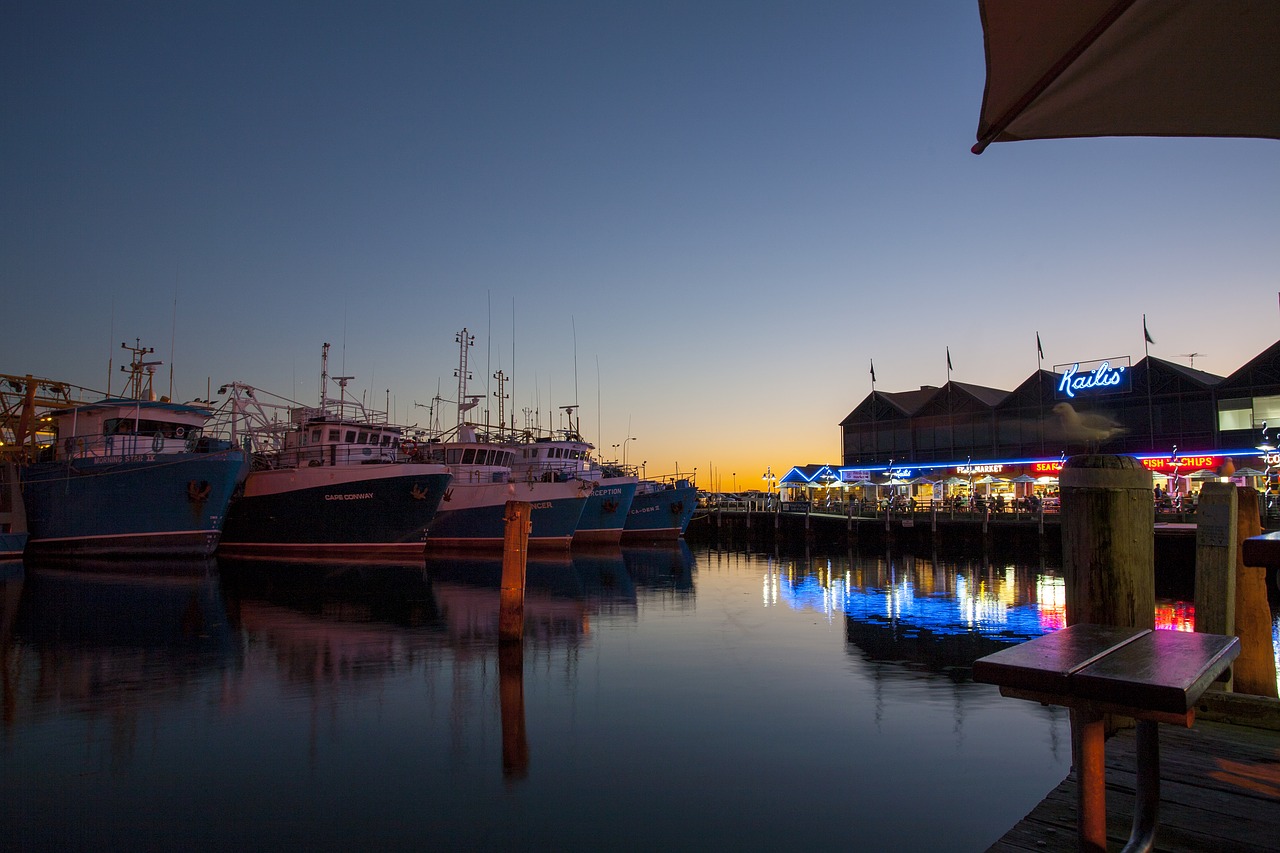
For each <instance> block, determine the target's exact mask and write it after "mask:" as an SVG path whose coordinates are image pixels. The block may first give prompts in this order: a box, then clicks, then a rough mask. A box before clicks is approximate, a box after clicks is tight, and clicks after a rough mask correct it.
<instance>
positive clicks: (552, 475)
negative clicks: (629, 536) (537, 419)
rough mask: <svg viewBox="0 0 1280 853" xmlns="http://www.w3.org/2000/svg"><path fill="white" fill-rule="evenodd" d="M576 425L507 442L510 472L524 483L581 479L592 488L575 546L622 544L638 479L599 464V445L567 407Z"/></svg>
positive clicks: (525, 434) (566, 407) (572, 421)
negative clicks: (581, 429) (595, 454)
mask: <svg viewBox="0 0 1280 853" xmlns="http://www.w3.org/2000/svg"><path fill="white" fill-rule="evenodd" d="M563 408H564V409H565V410H566V412H567V415H568V418H569V423H571V424H574V425H573V426H572V427H569V428H566V429H562V430H559V431H557V432H555V433H552V434H550V435H535V434H534V433H533V432H532V431H525V432H523V433H521V434H519V435H516V436H512V437H511V438H510V439H509V441H508V443H509V444H510V446H511V448H512V449H513V450H514V451H515V455H514V457H513V461H512V466H511V474H512V477H513V478H514V479H515V480H517V481H519V480H529V479H533V480H545V481H556V480H564V481H570V480H572V481H579V482H589V483H591V484H592V487H593V488H592V491H591V494H590V495H589V496H588V497H587V502H586V505H585V506H584V507H583V510H582V517H581V518H580V519H578V527H577V529H576V530H575V531H574V533H573V545H575V546H596V545H616V544H618V543H619V542H620V541H621V540H622V531H623V528H624V527H625V525H626V521H627V513H628V512H629V511H630V509H631V502H632V500H633V499H634V498H635V494H636V486H637V484H638V482H639V478H638V477H637V476H635V475H634V474H630V473H627V472H626V471H624V470H623V469H622V468H620V467H617V466H614V465H604V464H601V463H599V462H597V461H596V460H595V459H594V458H593V456H592V452H593V451H594V450H595V446H594V445H592V444H591V443H590V442H589V441H587V440H586V439H585V438H583V437H582V434H581V433H579V432H578V428H577V424H576V423H574V417H573V411H574V409H576V408H577V407H576V406H564V407H563Z"/></svg>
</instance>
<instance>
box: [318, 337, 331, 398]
mask: <svg viewBox="0 0 1280 853" xmlns="http://www.w3.org/2000/svg"><path fill="white" fill-rule="evenodd" d="M328 396H329V344H328V342H325V345H324V346H323V347H321V349H320V408H321V409H323V408H324V402H325V400H326V399H327V398H328Z"/></svg>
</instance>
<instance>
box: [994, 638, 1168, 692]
mask: <svg viewBox="0 0 1280 853" xmlns="http://www.w3.org/2000/svg"><path fill="white" fill-rule="evenodd" d="M1149 633H1151V632H1150V631H1149V630H1147V629H1144V628H1120V627H1116V626H1111V625H1088V624H1080V625H1071V626H1070V627H1067V628H1063V629H1062V630H1060V631H1055V632H1054V633H1052V634H1046V635H1044V636H1042V637H1037V638H1035V639H1034V640H1028V641H1027V642H1025V643H1019V644H1017V645H1016V646H1010V647H1009V648H1007V649H1001V650H1000V651H998V652H995V653H994V654H990V655H987V656H986V657H983V658H979V659H978V660H976V661H974V662H973V680H974V681H978V682H982V683H985V684H999V685H1001V686H1007V687H1014V688H1018V689H1022V690H1029V691H1033V692H1037V693H1048V694H1066V693H1067V692H1068V685H1069V677H1070V675H1071V673H1073V672H1075V671H1076V670H1078V669H1080V668H1081V667H1084V666H1087V665H1089V664H1090V663H1092V662H1094V661H1096V660H1097V659H1098V658H1100V657H1102V656H1104V655H1106V654H1108V653H1110V652H1113V651H1114V650H1115V649H1117V648H1119V647H1120V646H1123V645H1124V644H1126V643H1129V642H1132V641H1133V640H1134V639H1136V638H1137V637H1140V636H1142V635H1143V634H1149Z"/></svg>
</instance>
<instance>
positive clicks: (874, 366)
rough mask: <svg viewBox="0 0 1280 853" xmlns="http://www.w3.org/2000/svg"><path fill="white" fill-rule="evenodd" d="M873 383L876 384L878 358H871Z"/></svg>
mask: <svg viewBox="0 0 1280 853" xmlns="http://www.w3.org/2000/svg"><path fill="white" fill-rule="evenodd" d="M871 384H872V385H875V384H876V360H875V359H874V358H873V359H871Z"/></svg>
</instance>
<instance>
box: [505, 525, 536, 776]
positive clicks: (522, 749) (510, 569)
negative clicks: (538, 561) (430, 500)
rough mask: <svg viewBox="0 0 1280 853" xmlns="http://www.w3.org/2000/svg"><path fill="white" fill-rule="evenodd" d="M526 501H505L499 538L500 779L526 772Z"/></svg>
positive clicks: (527, 543)
mask: <svg viewBox="0 0 1280 853" xmlns="http://www.w3.org/2000/svg"><path fill="white" fill-rule="evenodd" d="M532 509H533V507H532V506H531V505H530V504H529V503H528V502H527V501H507V506H506V515H505V516H504V517H503V521H504V522H505V523H506V524H505V526H504V528H503V537H502V589H501V592H500V595H501V600H500V603H499V610H498V702H499V704H500V706H501V707H500V711H501V715H502V775H503V776H504V777H505V778H507V779H523V778H524V777H525V776H527V775H528V772H529V741H528V737H527V735H526V731H525V714H524V583H525V569H526V568H527V567H528V550H529V530H530V528H531V526H532V525H531V523H530V521H529V519H530V513H531V512H532Z"/></svg>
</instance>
